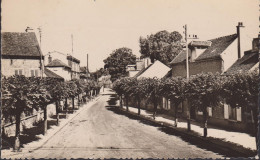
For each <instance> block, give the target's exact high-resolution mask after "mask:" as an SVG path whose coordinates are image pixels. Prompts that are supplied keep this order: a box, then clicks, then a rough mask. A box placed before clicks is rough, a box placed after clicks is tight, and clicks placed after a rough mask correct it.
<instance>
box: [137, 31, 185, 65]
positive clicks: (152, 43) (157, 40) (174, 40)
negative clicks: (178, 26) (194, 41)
mask: <svg viewBox="0 0 260 160" xmlns="http://www.w3.org/2000/svg"><path fill="white" fill-rule="evenodd" d="M181 39H182V36H181V34H180V33H179V32H177V31H174V32H171V33H170V32H168V31H165V30H164V31H159V32H157V33H156V34H151V35H149V36H147V38H143V37H140V39H139V43H140V48H141V49H140V52H141V54H142V57H150V58H151V60H152V62H153V61H154V59H157V60H159V61H161V62H163V63H164V64H166V65H168V64H169V62H171V61H172V60H173V59H174V58H175V57H176V56H177V55H178V54H179V53H180V52H181V51H182V45H181V43H180V42H181Z"/></svg>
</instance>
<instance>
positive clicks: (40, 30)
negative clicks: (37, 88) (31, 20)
mask: <svg viewBox="0 0 260 160" xmlns="http://www.w3.org/2000/svg"><path fill="white" fill-rule="evenodd" d="M37 29H38V31H39V35H40V50H41V51H42V29H41V27H39V28H37ZM43 73H44V64H43V55H42V52H41V78H43Z"/></svg>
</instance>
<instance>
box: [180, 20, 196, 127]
mask: <svg viewBox="0 0 260 160" xmlns="http://www.w3.org/2000/svg"><path fill="white" fill-rule="evenodd" d="M183 28H184V34H185V44H186V73H187V75H186V77H187V81H188V80H189V77H190V73H189V72H190V71H189V48H188V45H189V44H188V39H198V38H197V35H193V37H190V35H189V38H188V27H187V24H185V25H184V26H183ZM187 129H188V131H190V130H191V125H190V106H189V104H188V112H187Z"/></svg>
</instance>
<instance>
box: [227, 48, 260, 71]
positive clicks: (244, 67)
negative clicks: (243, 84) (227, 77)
mask: <svg viewBox="0 0 260 160" xmlns="http://www.w3.org/2000/svg"><path fill="white" fill-rule="evenodd" d="M258 58H259V54H258V52H257V51H256V52H251V51H248V52H245V55H244V56H243V57H242V58H239V59H238V60H237V61H236V62H235V63H234V64H233V65H232V66H231V67H229V68H228V69H227V71H226V72H225V74H230V73H234V72H245V71H249V70H250V69H252V67H254V66H255V65H256V64H257V63H258V62H259V60H258Z"/></svg>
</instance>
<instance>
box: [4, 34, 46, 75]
mask: <svg viewBox="0 0 260 160" xmlns="http://www.w3.org/2000/svg"><path fill="white" fill-rule="evenodd" d="M1 43H2V45H1V54H2V58H1V60H2V66H1V68H2V75H4V76H7V77H8V76H12V75H24V76H26V77H31V76H36V77H40V76H41V73H42V69H41V58H43V57H42V52H41V49H40V46H39V43H38V41H37V38H36V35H35V33H34V32H28V33H27V32H2V33H1Z"/></svg>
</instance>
